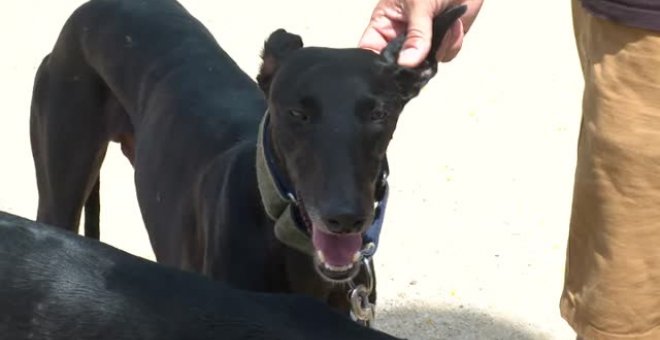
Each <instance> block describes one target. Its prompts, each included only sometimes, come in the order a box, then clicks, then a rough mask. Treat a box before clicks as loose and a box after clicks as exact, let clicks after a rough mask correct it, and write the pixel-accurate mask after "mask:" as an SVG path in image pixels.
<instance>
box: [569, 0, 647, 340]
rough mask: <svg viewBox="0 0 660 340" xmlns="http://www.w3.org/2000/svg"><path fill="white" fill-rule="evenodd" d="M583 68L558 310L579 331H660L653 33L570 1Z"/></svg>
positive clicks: (623, 335)
mask: <svg viewBox="0 0 660 340" xmlns="http://www.w3.org/2000/svg"><path fill="white" fill-rule="evenodd" d="M573 23H574V29H575V38H576V42H577V48H578V53H579V56H580V61H581V64H582V72H583V74H584V81H585V88H584V97H583V108H582V110H583V112H582V113H583V116H582V125H581V128H580V138H579V143H578V160H577V169H576V174H575V187H574V193H573V207H572V208H573V211H572V215H571V222H570V233H569V239H568V248H567V259H566V273H565V284H564V291H563V294H562V297H561V302H560V309H561V314H562V316H563V318H564V319H566V320H567V321H568V323H569V324H570V325H571V326H572V327H573V328H574V329H575V331H576V332H577V333H578V335H579V336H581V337H583V338H584V339H585V340H591V339H653V340H658V339H660V33H658V32H652V31H645V30H641V29H635V28H630V27H627V26H622V25H618V24H616V23H613V22H609V21H606V20H603V19H599V18H596V17H594V16H592V15H590V14H589V13H587V12H585V10H583V9H582V7H581V5H580V2H579V0H573Z"/></svg>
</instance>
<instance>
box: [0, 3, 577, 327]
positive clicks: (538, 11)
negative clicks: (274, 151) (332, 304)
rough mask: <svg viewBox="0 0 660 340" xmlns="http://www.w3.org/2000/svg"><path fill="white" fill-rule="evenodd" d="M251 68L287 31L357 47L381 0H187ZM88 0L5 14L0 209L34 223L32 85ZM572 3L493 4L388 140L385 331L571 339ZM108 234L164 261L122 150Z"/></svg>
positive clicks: (112, 161) (109, 198) (16, 7)
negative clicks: (566, 296)
mask: <svg viewBox="0 0 660 340" xmlns="http://www.w3.org/2000/svg"><path fill="white" fill-rule="evenodd" d="M182 2H183V4H184V5H185V6H186V7H187V8H188V9H189V10H190V11H191V12H192V13H193V15H195V16H197V17H198V18H199V19H200V20H201V21H202V22H203V23H204V24H206V25H207V27H208V28H209V29H210V30H211V32H213V34H214V35H215V37H216V39H218V41H219V42H220V44H221V45H222V46H223V48H224V49H225V50H226V51H227V52H228V53H229V54H230V55H231V56H232V57H233V58H234V59H235V60H236V61H237V62H238V64H239V65H240V66H241V67H242V68H243V69H244V70H245V71H246V72H247V73H248V74H250V75H252V76H254V75H255V73H256V71H257V69H258V63H259V58H258V55H259V52H260V49H261V46H262V43H263V40H264V39H265V38H266V37H267V36H268V34H269V33H270V32H271V31H273V30H274V29H276V28H279V27H283V28H286V29H287V30H289V31H292V32H295V33H298V34H301V35H302V37H303V40H304V41H305V43H306V45H317V46H318V45H323V46H331V47H354V46H355V45H356V43H357V40H358V38H359V36H360V34H361V33H362V29H363V28H364V25H365V24H366V22H367V19H368V17H369V14H370V12H371V9H372V6H373V4H374V3H375V1H374V0H369V1H365V0H362V1H355V0H334V1H303V0H280V1H266V0H261V1H259V0H243V1H205V0H187V1H182ZM80 3H82V1H74V0H58V1H53V0H9V1H5V2H3V5H4V6H3V10H2V11H0V41H1V42H2V52H1V53H0V98H1V99H2V101H1V103H2V110H1V113H0V156H1V158H0V159H1V160H0V174H1V176H0V209H1V210H6V211H9V212H12V213H15V214H19V215H22V216H25V217H28V218H34V217H35V213H36V207H37V192H36V184H35V179H34V169H33V165H32V159H31V152H30V145H29V134H28V117H29V103H30V96H31V89H32V81H33V77H34V73H35V71H36V68H37V66H38V65H39V62H40V61H41V59H42V58H43V56H44V55H45V54H46V53H48V52H49V50H50V49H51V48H52V46H53V44H54V42H55V39H56V37H57V34H58V33H59V30H60V28H61V26H62V24H63V23H64V21H65V20H66V18H67V17H68V16H69V15H70V14H71V12H72V11H73V10H74V9H75V8H76V7H77V6H78V5H79V4H80ZM570 19H571V18H570V4H569V2H563V1H524V0H508V1H487V2H486V4H485V5H484V7H483V10H482V13H481V15H480V17H479V19H478V20H477V22H476V24H475V25H474V27H473V30H472V31H471V33H470V34H469V35H468V38H467V39H466V44H465V46H464V49H463V51H462V52H461V54H460V55H459V57H458V58H457V59H456V60H455V61H454V62H452V63H450V64H444V65H441V67H440V71H439V75H438V76H437V77H436V78H435V79H433V80H432V81H431V83H430V85H429V86H428V87H427V88H426V89H425V90H424V91H423V92H422V94H421V95H420V96H419V97H418V98H417V99H415V100H414V101H413V102H412V103H411V104H409V106H408V107H407V108H406V110H405V112H404V113H403V116H402V117H401V120H400V123H399V127H398V129H397V131H396V134H395V138H394V140H393V142H392V144H391V147H390V152H389V155H390V163H391V170H392V175H391V177H390V178H391V179H390V181H391V188H392V195H391V202H390V205H389V210H388V215H387V216H388V217H387V221H386V224H385V227H384V231H383V236H382V239H381V246H380V249H379V253H378V254H377V255H376V261H377V266H378V268H377V271H378V279H379V287H378V288H379V299H380V300H379V306H378V323H377V326H378V327H379V328H381V329H383V330H386V331H388V332H390V333H392V334H395V335H398V336H403V337H408V338H410V339H507V340H508V339H571V338H572V337H573V336H574V335H573V333H572V331H571V330H570V329H569V328H568V327H567V326H566V325H565V323H564V322H563V320H562V319H561V318H560V316H559V310H558V298H559V295H560V293H561V284H562V280H563V265H564V251H565V241H566V235H567V229H568V227H567V225H568V218H569V214H570V201H571V191H572V182H573V170H574V164H575V155H576V152H575V147H576V140H577V129H578V126H579V114H580V112H579V109H580V95H581V86H582V85H581V75H580V73H579V68H578V63H577V55H576V53H575V49H574V44H573V36H572V26H571V20H570ZM101 183H102V216H101V223H102V230H101V232H102V240H103V241H104V242H107V243H110V244H112V245H114V246H116V247H118V248H121V249H124V250H126V251H129V252H131V253H133V254H136V255H140V256H143V257H146V258H150V259H153V254H152V252H151V249H150V246H149V243H148V240H147V237H146V233H145V230H144V227H143V224H142V220H141V218H140V215H139V209H138V206H137V201H136V198H135V190H134V188H133V180H132V169H131V167H130V165H129V163H128V162H127V161H126V160H125V159H124V158H123V156H121V152H120V151H119V149H118V147H117V145H112V146H111V148H110V150H109V152H108V156H107V158H106V162H105V164H104V167H103V170H102V179H101Z"/></svg>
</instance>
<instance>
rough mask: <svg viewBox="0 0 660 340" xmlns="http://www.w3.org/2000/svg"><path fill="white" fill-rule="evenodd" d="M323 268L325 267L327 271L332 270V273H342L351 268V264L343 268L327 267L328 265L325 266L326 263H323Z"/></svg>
mask: <svg viewBox="0 0 660 340" xmlns="http://www.w3.org/2000/svg"><path fill="white" fill-rule="evenodd" d="M323 266H324V267H325V269H327V270H332V271H334V272H343V271H347V270H349V269H351V268H353V264H352V263H351V264H347V265H345V266H333V265H329V264H327V263H325V262H324V263H323Z"/></svg>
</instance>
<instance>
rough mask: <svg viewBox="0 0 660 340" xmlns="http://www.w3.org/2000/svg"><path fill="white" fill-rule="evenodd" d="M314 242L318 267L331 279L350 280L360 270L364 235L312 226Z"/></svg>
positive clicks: (319, 270)
mask: <svg viewBox="0 0 660 340" xmlns="http://www.w3.org/2000/svg"><path fill="white" fill-rule="evenodd" d="M312 243H313V244H314V248H315V249H316V260H315V263H316V269H317V270H318V272H319V273H320V274H321V275H322V276H324V277H325V278H326V279H328V280H329V281H338V282H344V281H348V280H350V279H352V278H353V277H354V276H355V275H356V274H357V273H358V271H359V270H360V266H359V265H358V263H359V261H360V250H361V248H362V235H360V234H344V235H338V234H330V233H327V232H325V231H322V230H320V229H319V228H318V227H312Z"/></svg>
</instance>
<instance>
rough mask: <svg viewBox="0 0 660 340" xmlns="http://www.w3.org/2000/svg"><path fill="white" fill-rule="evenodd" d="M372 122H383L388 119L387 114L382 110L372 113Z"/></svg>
mask: <svg viewBox="0 0 660 340" xmlns="http://www.w3.org/2000/svg"><path fill="white" fill-rule="evenodd" d="M370 118H371V120H383V119H385V118H387V112H385V111H382V110H376V111H372V112H371V115H370Z"/></svg>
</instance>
